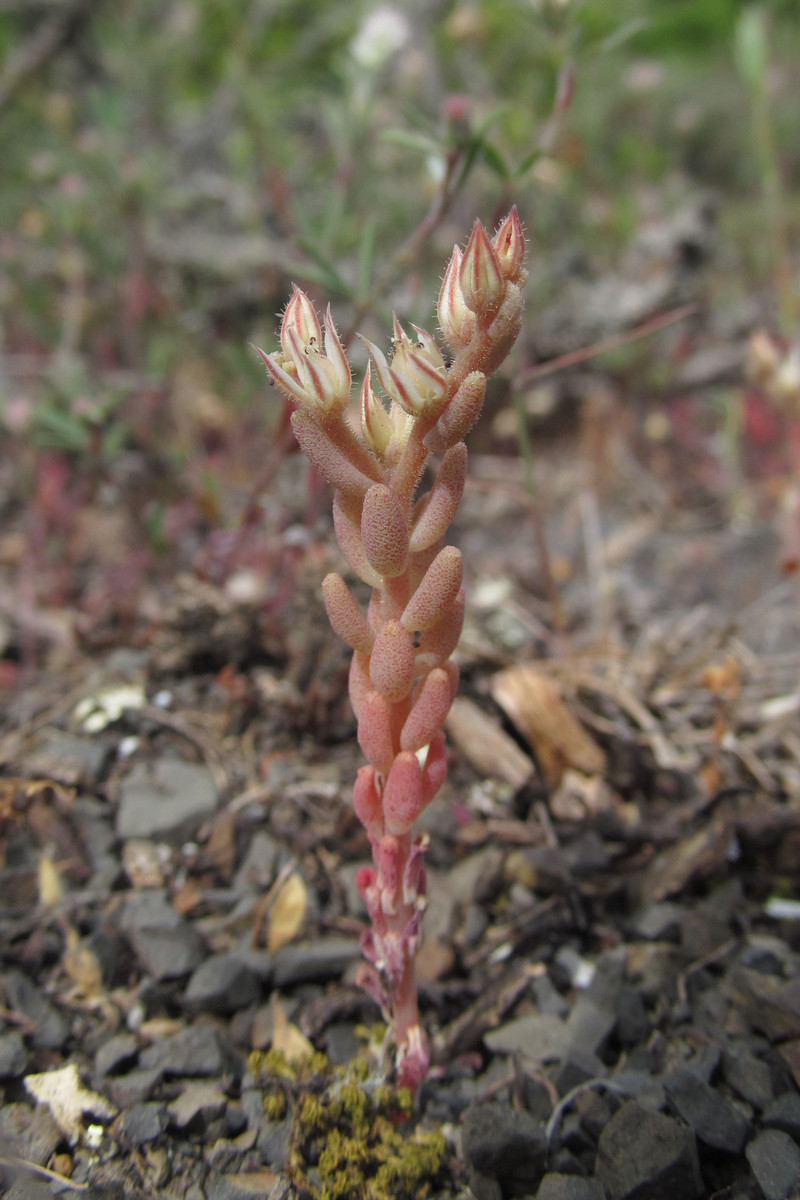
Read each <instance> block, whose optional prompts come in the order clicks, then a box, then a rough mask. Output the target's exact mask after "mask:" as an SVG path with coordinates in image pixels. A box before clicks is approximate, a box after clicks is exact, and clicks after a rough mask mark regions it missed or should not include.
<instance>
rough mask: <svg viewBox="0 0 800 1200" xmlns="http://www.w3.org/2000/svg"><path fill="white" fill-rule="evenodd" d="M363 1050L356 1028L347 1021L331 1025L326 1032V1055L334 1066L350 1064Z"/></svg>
mask: <svg viewBox="0 0 800 1200" xmlns="http://www.w3.org/2000/svg"><path fill="white" fill-rule="evenodd" d="M360 1048H361V1039H360V1038H359V1037H358V1034H357V1033H356V1031H355V1027H354V1026H353V1025H350V1024H349V1023H347V1022H345V1021H337V1022H336V1023H335V1024H333V1025H329V1026H328V1028H327V1029H326V1031H325V1053H326V1054H327V1056H328V1058H329V1059H330V1061H331V1062H332V1063H334V1064H344V1063H349V1062H350V1060H351V1059H353V1058H355V1056H356V1054H357V1053H358V1051H359V1049H360Z"/></svg>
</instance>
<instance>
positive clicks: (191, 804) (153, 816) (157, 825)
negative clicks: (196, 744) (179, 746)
mask: <svg viewBox="0 0 800 1200" xmlns="http://www.w3.org/2000/svg"><path fill="white" fill-rule="evenodd" d="M216 807H217V789H216V787H215V786H214V781H213V779H212V777H211V774H210V772H209V771H208V769H207V768H206V767H204V766H201V765H200V764H199V763H191V762H185V761H184V760H183V759H181V758H166V757H165V758H161V759H159V760H158V761H156V762H155V763H137V764H136V765H135V766H134V768H133V770H132V771H131V773H130V775H128V776H126V778H125V779H123V780H122V783H121V785H120V800H119V808H118V810H117V835H118V836H119V837H121V838H126V839H127V838H151V839H153V840H154V841H164V842H169V843H170V845H173V846H179V845H180V844H181V842H185V841H187V840H189V839H190V838H193V837H195V836H196V835H197V833H198V831H199V829H200V826H201V825H202V824H203V822H204V821H207V820H208V818H209V817H210V816H211V815H212V814H213V813H214V811H215V810H216Z"/></svg>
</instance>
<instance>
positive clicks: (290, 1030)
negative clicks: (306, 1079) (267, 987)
mask: <svg viewBox="0 0 800 1200" xmlns="http://www.w3.org/2000/svg"><path fill="white" fill-rule="evenodd" d="M272 1048H273V1050H280V1051H281V1052H282V1054H283V1056H284V1058H285V1059H286V1061H287V1063H289V1064H290V1065H292V1064H294V1063H299V1062H302V1061H303V1060H304V1059H308V1058H311V1057H312V1055H313V1054H314V1047H313V1046H312V1044H311V1042H310V1041H309V1040H308V1038H307V1037H306V1036H305V1035H304V1034H302V1033H301V1032H300V1030H299V1029H298V1028H297V1026H296V1025H293V1024H292V1023H291V1021H290V1020H289V1018H288V1017H287V1016H286V1013H285V1012H284V1010H283V1008H282V1007H281V1005H280V1004H279V1003H278V1000H277V999H276V997H275V996H274V995H273V997H272Z"/></svg>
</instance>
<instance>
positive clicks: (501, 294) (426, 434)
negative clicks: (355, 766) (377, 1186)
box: [259, 209, 526, 1090]
mask: <svg viewBox="0 0 800 1200" xmlns="http://www.w3.org/2000/svg"><path fill="white" fill-rule="evenodd" d="M524 258H525V239H524V236H523V233H522V228H521V226H520V223H519V219H518V217H517V213H516V210H515V209H513V210H512V211H511V212H510V213H509V215H508V216H507V217H506V219H505V220H504V221H503V223H502V224H501V226H500V228H499V229H498V231H497V233H496V234H495V235H494V237H491V238H490V237H489V235H488V234H487V232H486V230H485V229H484V227H483V226H482V225H481V224H480V222H478V221H476V223H475V226H474V228H473V230H472V236H471V237H470V239H469V242H468V244H467V246H466V248H465V249H464V250H463V251H462V250H460V249H459V248H458V247H455V249H454V250H453V255H452V257H451V259H450V262H449V264H448V267H447V270H446V272H445V275H444V279H443V282H442V286H441V290H440V293H439V299H438V305H437V313H438V318H439V325H440V328H441V331H442V333H443V335H444V337H445V338H446V339H447V342H448V343H449V345H450V348H451V350H452V361H451V362H450V363H449V365H448V363H447V362H446V361H445V358H444V356H443V355H442V352H441V350H440V349H439V346H438V345H437V343H436V341H435V340H434V338H433V337H432V336H431V334H430V333H428V332H426V331H425V330H424V329H419V328H417V326H413V329H414V335H415V336H414V338H413V339H412V338H411V337H409V335H408V334H407V333H406V332H405V330H404V329H403V328H402V327H401V325H400V324H399V322H398V321H397V319H396V318H395V321H394V336H393V338H392V344H393V351H392V354H391V356H390V358H388V359H387V357H386V355H384V353H383V351H382V350H381V349H380V348H379V347H378V346H376V345H374V344H372V343H371V342H366V343H365V344H366V346H367V349H368V351H369V355H370V359H371V363H370V365H369V366H368V368H367V371H366V374H365V377H364V381H363V384H362V387H361V429H360V431H356V429H355V428H353V426H352V425H351V424H350V422H349V421H348V417H347V407H348V404H349V400H350V390H351V382H352V376H351V371H350V365H349V363H348V361H347V356H346V354H345V351H344V346H343V344H342V340H341V339H340V337H339V335H338V333H337V331H336V329H335V328H334V324H333V320H332V318H331V313H330V309H328V311H327V313H326V315H325V318H324V320H323V321H322V322H320V320H319V317H318V316H317V313H316V312H315V311H314V308H313V306H312V305H311V303H310V301H309V299H308V297H307V296H306V295H305V294H304V293H303V292H302V291H300V290H299V289H295V291H294V294H293V296H292V298H291V300H290V301H289V304H288V305H287V308H286V311H285V313H284V315H283V322H282V324H281V333H280V341H281V349H280V351H278V352H276V353H275V354H272V355H267V354H265V353H264V352H263V351H259V353H260V354H261V357H262V358H263V360H264V364H265V366H266V368H267V371H268V372H269V375H270V378H271V380H272V381H273V382H274V383H275V384H276V385H277V386H278V387H279V388H280V390H281V391H282V392H283V393H284V394H285V395H286V396H288V397H290V398H291V399H292V400H294V401H295V402H296V403H297V405H298V408H297V409H296V411H295V412H294V413H293V414H292V426H293V429H294V433H295V436H296V438H297V441H298V442H299V444H300V447H301V449H302V450H303V451H304V453H305V454H306V456H307V457H308V458H309V460H310V461H311V462H312V463H313V464H314V466H315V467H316V468H317V470H318V471H319V472H320V473H321V474H322V475H323V476H324V477H325V478H326V479H327V480H328V482H329V483H330V484H331V485H332V486H333V488H334V489H335V491H334V501H333V520H334V528H335V531H336V536H337V539H338V542H339V545H340V547H341V550H342V553H343V554H344V557H345V558H346V559H347V562H348V563H349V565H350V567H351V569H352V570H353V571H354V572H355V574H356V575H357V576H358V577H359V578H360V579H362V580H363V581H364V582H365V583H367V584H369V585H370V586H371V588H372V598H371V600H370V603H369V607H368V609H367V611H366V613H365V612H364V611H363V610H362V609H361V607H360V605H359V604H358V602H357V601H356V599H355V597H354V596H353V594H352V593H351V591H350V589H349V588H348V586H347V584H346V583H345V581H344V579H343V578H342V576H341V575H338V574H333V573H332V574H330V575H328V576H327V577H326V578H325V580H324V581H323V584H322V590H323V596H324V600H325V606H326V609H327V612H328V617H329V618H330V622H331V625H332V626H333V628H334V630H335V631H336V633H337V634H338V635H339V637H341V638H342V640H343V641H345V642H346V643H347V644H348V645H349V646H350V647H351V649H352V650H353V660H352V666H351V670H350V698H351V701H352V704H353V709H354V711H355V714H356V717H357V719H358V740H359V744H360V746H361V749H362V750H363V752H364V754H365V755H366V757H367V759H368V765H367V766H364V767H362V768H361V769H360V770H359V772H358V776H357V779H356V783H355V789H354V794H353V803H354V807H355V811H356V814H357V816H358V818H359V820H360V821H361V822H362V823H363V825H364V827H365V829H366V831H367V834H368V835H369V839H370V843H371V846H372V857H373V862H374V866H372V867H364V868H362V870H361V871H360V872H359V876H358V887H359V890H360V891H361V893H362V895H363V896H364V897H365V899H366V902H367V908H368V911H369V916H370V920H371V924H372V927H371V928H370V929H368V930H365V931H364V934H363V937H362V945H363V950H364V954H365V956H366V958H367V959H368V960H369V965H367V964H365V965H364V966H363V967H362V970H361V981H362V983H363V985H364V986H365V988H366V989H367V990H368V991H369V992H370V994H371V995H373V996H374V997H375V998H376V999H377V1000H378V1002H379V1003H380V1005H381V1007H382V1009H383V1011H384V1013H385V1014H386V1017H387V1019H388V1021H389V1022H390V1026H391V1028H392V1031H393V1036H394V1040H395V1045H396V1050H397V1079H398V1083H399V1084H400V1085H403V1086H408V1087H410V1088H412V1090H413V1089H414V1088H415V1087H416V1085H417V1084H418V1083H419V1081H420V1080H421V1079H422V1078H424V1076H425V1074H426V1072H427V1069H428V1063H429V1051H428V1042H427V1038H426V1036H425V1033H424V1031H423V1029H422V1026H421V1025H420V1020H419V1012H418V1004H417V986H416V979H415V974H414V959H415V953H416V949H417V944H418V941H419V933H420V921H421V918H422V913H423V911H424V908H425V870H424V865H423V858H424V854H425V850H426V847H427V838H426V837H425V836H424V835H417V836H415V834H414V823H415V821H416V819H417V817H418V816H419V815H420V813H421V812H422V811H423V809H424V808H425V807H426V805H428V804H429V803H430V801H431V800H432V799H433V797H434V796H435V795H436V793H437V792H438V791H439V789H440V788H441V786H442V784H443V783H444V781H445V778H446V775H447V758H446V750H445V738H444V733H443V728H442V727H443V725H444V721H445V717H446V716H447V713H448V710H449V708H450V705H451V703H452V700H453V697H454V695H455V692H456V688H457V685H458V668H457V667H456V665H455V663H453V662H452V661H451V657H450V656H451V655H452V653H453V651H454V650H455V648H456V645H457V643H458V639H459V636H460V633H461V626H462V623H463V619H464V589H463V588H462V586H461V582H462V571H463V564H462V558H461V552H460V551H459V550H457V549H456V548H455V547H454V546H447V545H445V544H444V537H445V534H446V532H447V530H448V528H449V526H450V523H451V522H452V520H453V517H454V516H455V513H456V510H457V508H458V505H459V503H460V500H461V495H462V492H463V489H464V481H465V477H466V470H467V448H466V446H465V444H464V441H463V439H464V437H465V436H466V434H467V433H468V432H469V430H470V429H471V428H472V426H473V424H474V423H475V421H476V420H477V419H478V415H479V414H480V411H481V407H482V405H483V398H484V393H485V391H486V379H487V376H488V375H490V374H491V373H492V372H493V371H495V370H496V369H497V367H498V366H499V365H500V364H501V363H502V361H503V359H504V358H505V357H506V355H507V354H508V352H509V350H510V349H511V347H512V346H513V344H514V342H515V340H516V337H517V334H518V333H519V329H520V323H521V318H522V292H521V287H522V285H523V284H524V282H525V279H526V272H525V267H524ZM373 371H374V375H375V378H376V380H377V384H378V387H379V389H380V391H376V390H375V387H374V384H373ZM380 393H383V397H385V399H384V398H383V397H382V396H381V394H380ZM387 401H388V406H387V403H386V402H387ZM431 454H441V455H442V456H443V457H442V459H441V462H440V464H439V468H438V471H437V474H436V478H435V480H434V483H433V485H432V487H431V488H430V490H429V491H428V492H427V493H426V494H424V495H422V496H420V497H418V498H416V499H415V493H416V489H417V485H418V483H419V480H420V477H421V475H422V472H423V469H424V467H425V465H426V463H427V461H428V459H429V457H430V455H431Z"/></svg>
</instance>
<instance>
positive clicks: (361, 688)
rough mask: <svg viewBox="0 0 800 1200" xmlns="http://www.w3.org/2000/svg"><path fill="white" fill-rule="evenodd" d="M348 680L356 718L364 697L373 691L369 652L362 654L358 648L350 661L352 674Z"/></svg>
mask: <svg viewBox="0 0 800 1200" xmlns="http://www.w3.org/2000/svg"><path fill="white" fill-rule="evenodd" d="M347 682H348V687H349V690H350V703H351V704H352V706H353V712H354V713H355V714H356V719H358V716H359V714H360V712H361V705H362V703H363V700H364V697H365V696H366V695H367V693H368V692H371V691H372V680H371V679H370V677H369V655H368V654H362V653H361V652H360V651H359V650H356V652H355V654H354V655H353V657H352V660H351V662H350V675H349V677H348V681H347Z"/></svg>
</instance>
